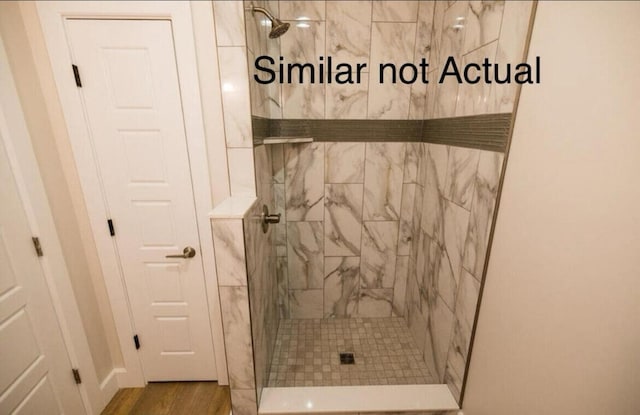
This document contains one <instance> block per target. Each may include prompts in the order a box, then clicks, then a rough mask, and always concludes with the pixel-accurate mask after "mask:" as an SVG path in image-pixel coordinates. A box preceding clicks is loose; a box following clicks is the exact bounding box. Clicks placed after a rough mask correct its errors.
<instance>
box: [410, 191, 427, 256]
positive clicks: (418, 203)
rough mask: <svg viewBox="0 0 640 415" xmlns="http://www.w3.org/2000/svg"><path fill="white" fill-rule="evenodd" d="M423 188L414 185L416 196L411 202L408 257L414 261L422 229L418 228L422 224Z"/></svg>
mask: <svg viewBox="0 0 640 415" xmlns="http://www.w3.org/2000/svg"><path fill="white" fill-rule="evenodd" d="M423 194H424V188H423V187H422V186H421V185H416V194H415V196H414V201H413V220H412V222H411V235H412V238H413V240H412V243H411V251H410V254H409V256H411V258H413V260H414V261H415V260H416V258H417V255H418V245H419V242H420V241H419V239H420V235H421V233H422V229H421V227H420V225H421V222H422V215H423V212H422V201H423Z"/></svg>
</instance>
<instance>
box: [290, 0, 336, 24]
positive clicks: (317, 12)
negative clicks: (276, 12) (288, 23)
mask: <svg viewBox="0 0 640 415" xmlns="http://www.w3.org/2000/svg"><path fill="white" fill-rule="evenodd" d="M280 19H281V20H325V2H324V1H308V0H305V1H302V0H294V1H291V0H286V1H283V0H280Z"/></svg>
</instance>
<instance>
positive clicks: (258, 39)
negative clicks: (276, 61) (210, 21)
mask: <svg viewBox="0 0 640 415" xmlns="http://www.w3.org/2000/svg"><path fill="white" fill-rule="evenodd" d="M234 3H235V2H234ZM238 3H244V6H245V7H244V23H245V25H244V27H243V29H245V30H244V31H243V32H246V42H247V48H248V49H249V50H251V51H253V52H254V54H255V55H256V56H260V55H264V54H265V51H266V48H267V33H268V32H267V29H268V28H269V26H268V24H269V23H268V22H269V19H267V18H266V17H265V16H263V15H262V14H261V13H253V12H251V7H250V6H251V5H255V6H257V7H264V6H265V4H264V1H263V0H245V1H242V2H238ZM217 23H218V22H217V21H216V24H217ZM276 56H277V55H276Z"/></svg>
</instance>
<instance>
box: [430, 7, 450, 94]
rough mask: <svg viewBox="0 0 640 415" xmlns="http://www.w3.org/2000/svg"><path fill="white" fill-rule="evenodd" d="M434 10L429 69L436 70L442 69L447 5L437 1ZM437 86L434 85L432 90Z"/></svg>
mask: <svg viewBox="0 0 640 415" xmlns="http://www.w3.org/2000/svg"><path fill="white" fill-rule="evenodd" d="M434 3H435V5H434V8H433V29H432V31H431V51H430V53H429V65H430V66H429V67H430V68H431V69H436V68H439V67H440V63H441V60H440V55H441V54H440V50H441V49H442V28H443V25H444V13H445V12H446V11H447V7H448V6H447V3H446V2H444V1H435V2H434ZM435 86H436V84H432V88H433V87H435Z"/></svg>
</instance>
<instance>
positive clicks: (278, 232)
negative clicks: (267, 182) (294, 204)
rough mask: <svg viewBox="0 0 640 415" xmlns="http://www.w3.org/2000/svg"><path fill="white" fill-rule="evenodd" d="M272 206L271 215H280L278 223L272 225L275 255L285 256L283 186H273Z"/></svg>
mask: <svg viewBox="0 0 640 415" xmlns="http://www.w3.org/2000/svg"><path fill="white" fill-rule="evenodd" d="M273 206H274V211H273V213H276V214H277V213H279V214H280V223H278V224H275V225H274V243H275V246H276V255H278V256H287V223H286V221H287V215H286V213H285V208H284V206H285V202H284V184H274V185H273Z"/></svg>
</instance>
